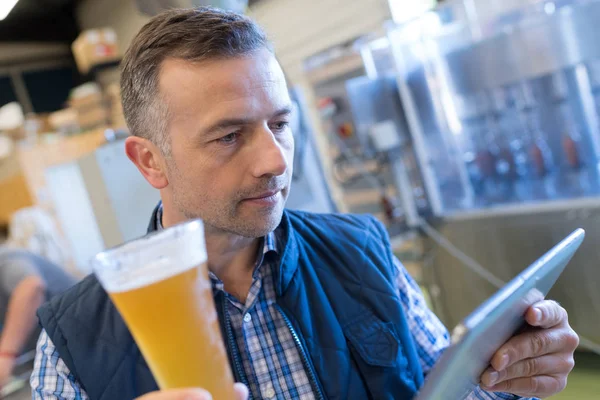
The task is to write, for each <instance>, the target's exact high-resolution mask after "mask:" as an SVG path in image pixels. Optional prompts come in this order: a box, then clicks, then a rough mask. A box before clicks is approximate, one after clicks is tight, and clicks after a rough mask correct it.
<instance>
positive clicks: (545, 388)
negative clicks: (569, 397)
mask: <svg viewBox="0 0 600 400" xmlns="http://www.w3.org/2000/svg"><path fill="white" fill-rule="evenodd" d="M566 386H567V377H566V375H564V376H562V375H561V376H550V375H541V376H534V377H531V378H517V379H511V380H508V381H504V382H502V383H499V384H497V385H495V386H492V387H484V386H482V388H483V389H484V390H486V391H488V392H503V393H512V394H516V395H518V396H523V397H547V396H551V395H553V394H556V393H558V392H561V391H562V390H564V388H565V387H566Z"/></svg>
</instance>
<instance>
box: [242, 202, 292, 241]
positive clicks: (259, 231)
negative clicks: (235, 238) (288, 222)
mask: <svg viewBox="0 0 600 400" xmlns="http://www.w3.org/2000/svg"><path fill="white" fill-rule="evenodd" d="M282 217H283V206H282V207H281V208H279V207H278V209H277V210H273V211H272V212H270V213H268V214H265V215H260V216H253V217H247V218H244V217H243V216H240V218H238V219H237V221H236V223H237V224H236V225H237V226H236V231H237V233H238V235H240V236H244V237H249V238H259V237H263V236H266V235H268V234H269V233H271V232H273V231H274V230H275V229H277V227H278V226H279V224H280V223H281V219H282Z"/></svg>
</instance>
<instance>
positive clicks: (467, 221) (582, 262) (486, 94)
mask: <svg viewBox="0 0 600 400" xmlns="http://www.w3.org/2000/svg"><path fill="white" fill-rule="evenodd" d="M509 3H510V4H509ZM508 5H510V7H509V6H508ZM598 21H600V1H599V0H554V1H518V2H517V1H484V0H481V1H477V0H464V1H458V0H457V1H449V2H444V3H442V4H441V5H439V6H438V7H437V8H436V9H434V10H433V11H431V12H428V13H425V14H423V15H422V16H421V17H419V18H417V19H414V20H411V21H409V22H403V23H402V24H397V25H393V24H390V26H388V27H387V34H386V35H384V36H381V37H377V38H375V39H370V40H363V41H361V42H359V43H358V44H355V46H354V49H355V51H356V53H357V54H359V55H360V56H361V59H362V74H357V75H362V76H360V77H352V79H348V78H349V77H346V79H345V80H344V84H343V85H344V92H343V95H344V96H343V98H344V99H345V103H346V104H348V107H347V109H348V112H349V113H350V114H351V116H350V117H348V116H346V117H344V118H350V120H351V124H352V126H353V133H354V135H344V133H345V132H344V130H341V129H340V128H341V127H343V125H342V124H341V121H340V120H339V118H338V120H336V118H335V117H334V116H327V119H328V121H329V123H333V124H334V125H335V129H332V130H331V131H332V132H333V133H334V134H335V135H334V136H335V140H334V141H333V143H334V144H335V145H336V146H338V147H340V148H343V149H354V151H353V153H354V154H355V155H356V156H355V157H357V158H358V159H359V160H360V159H362V160H369V159H373V158H374V157H375V158H376V157H380V156H381V154H384V155H385V157H384V158H383V160H384V161H385V162H386V163H387V165H391V167H390V168H389V170H390V171H391V178H390V179H391V180H392V181H393V184H394V185H395V186H396V188H397V191H396V193H397V195H398V199H399V205H400V208H401V212H399V214H401V215H403V216H404V217H405V218H404V220H403V222H404V226H405V228H410V227H412V228H414V229H415V230H418V231H420V232H422V233H424V234H425V235H424V236H425V237H427V239H426V240H425V243H426V245H427V247H428V249H429V254H430V255H433V256H432V257H428V258H427V260H429V261H428V262H427V263H426V266H425V268H424V271H423V273H424V280H423V282H424V285H425V286H426V287H428V288H429V289H430V290H429V292H430V293H431V295H432V301H433V305H434V309H435V311H436V312H437V314H438V315H439V316H440V317H441V318H442V320H443V321H444V322H445V323H446V324H447V325H448V326H453V325H455V324H457V323H458V322H459V321H460V320H461V319H462V318H463V317H465V316H466V315H467V314H468V313H469V312H470V311H472V310H473V309H474V308H475V306H477V305H478V304H479V303H481V302H482V301H483V300H484V299H485V298H487V297H488V296H490V295H491V294H492V293H493V291H494V290H495V289H496V287H495V286H497V285H498V284H501V282H506V281H508V280H509V279H510V278H511V277H513V276H515V275H516V274H517V273H518V272H520V271H521V270H522V269H524V268H525V267H526V266H527V265H528V264H529V263H530V262H532V261H533V260H535V259H536V258H537V257H538V256H540V255H541V254H542V253H544V252H545V251H546V250H547V249H549V248H550V247H551V246H552V245H553V244H555V243H557V242H558V241H559V240H560V239H561V238H562V237H564V236H566V235H567V234H568V233H569V232H570V231H571V230H573V229H575V228H578V227H581V228H584V229H586V231H587V233H588V236H587V239H586V242H585V243H584V245H583V246H582V248H581V250H580V251H579V253H578V254H577V256H576V257H575V258H574V259H573V261H572V263H571V265H570V266H569V267H568V268H567V270H566V271H565V273H564V275H563V276H562V278H561V279H560V280H559V282H558V283H557V285H556V286H555V288H554V290H553V291H552V292H551V294H550V296H551V297H553V298H555V299H557V300H558V301H559V302H561V304H563V305H564V306H565V308H567V310H568V311H569V313H570V320H571V322H572V324H573V326H574V327H575V328H576V330H577V331H578V332H579V333H580V334H581V335H582V337H583V338H584V340H583V343H584V344H585V345H587V346H588V347H589V348H595V349H596V350H600V346H598V345H597V344H598V343H600V290H598V286H599V285H600V267H598V264H599V263H600V254H599V252H598V250H597V248H596V245H595V244H596V242H597V241H598V240H600V228H598V225H597V224H596V222H600V197H599V196H600V117H599V111H600V47H599V46H597V45H596V42H595V38H596V37H597V36H598V33H599V30H600V29H599V28H598V27H597V26H598ZM390 59H391V60H392V62H390ZM386 83H387V85H388V86H386ZM322 87H323V85H321V86H318V87H317V94H319V95H320V96H321V97H323V93H322V90H321V92H319V89H322ZM386 87H387V89H389V88H390V87H391V88H394V90H392V91H390V90H387V89H386ZM338 103H342V102H341V101H339V100H338ZM369 103H370V104H375V106H371V107H369V106H367V104H369ZM341 114H342V113H338V117H339V115H341ZM336 124H337V125H336ZM386 124H387V126H388V128H389V127H390V126H393V127H395V130H396V133H397V136H398V138H399V139H398V140H396V141H393V140H390V139H389V138H387V139H385V141H384V142H385V143H388V144H389V143H393V145H392V146H388V147H385V146H384V148H379V149H378V148H377V146H376V144H377V143H378V141H379V139H381V138H380V136H381V134H382V133H381V132H382V131H385V132H387V133H388V136H389V134H390V131H391V128H390V129H382V126H383V127H384V128H385V125H386ZM385 132H384V133H385ZM384 136H385V135H384ZM357 143H358V144H359V145H357ZM357 149H359V150H357ZM367 172H368V171H367ZM374 173H375V174H377V173H378V171H377V170H376V171H375V172H374ZM438 233H441V235H439V234H438ZM465 267H468V268H465ZM594 343H596V345H595V344H594Z"/></svg>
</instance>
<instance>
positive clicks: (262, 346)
mask: <svg viewBox="0 0 600 400" xmlns="http://www.w3.org/2000/svg"><path fill="white" fill-rule="evenodd" d="M277 242H278V241H277V231H276V232H275V233H272V234H270V235H268V236H266V237H265V240H264V246H263V249H262V251H261V254H259V257H258V262H257V265H256V268H255V270H254V273H253V278H254V279H253V283H252V286H251V288H250V292H249V293H248V297H247V299H246V302H245V303H241V302H240V301H239V300H237V299H236V298H235V297H233V296H231V295H229V294H228V293H225V296H226V298H227V300H228V307H227V312H228V313H229V316H230V319H231V326H232V331H233V335H234V337H235V340H236V341H237V344H238V348H239V350H240V353H241V358H242V361H243V367H244V372H245V373H246V376H247V377H248V382H249V385H250V387H249V389H250V392H251V394H252V397H253V398H255V399H273V398H277V399H301V400H310V399H314V398H315V397H316V396H315V394H314V393H313V389H312V387H311V385H310V382H309V379H308V374H307V371H306V370H305V369H304V366H303V363H302V359H301V357H300V354H299V352H298V349H297V348H296V345H295V342H294V339H293V337H292V333H291V331H290V330H289V328H288V327H287V325H286V323H285V321H284V319H283V317H282V315H281V314H280V313H279V311H278V309H277V308H276V307H275V304H276V296H275V285H274V281H273V273H274V269H275V268H277V267H278V265H279V257H278V251H277ZM395 262H396V266H397V271H398V274H397V277H396V284H397V287H398V292H399V294H400V301H401V303H402V306H403V309H404V312H405V313H406V318H407V321H408V325H409V327H410V330H411V332H412V334H413V337H414V339H415V345H416V347H417V353H418V355H419V359H420V362H421V366H422V368H423V372H424V373H425V374H427V372H429V371H430V370H431V368H432V367H433V365H434V364H435V363H436V361H437V360H438V359H439V357H440V356H441V354H442V353H443V351H444V349H446V348H447V347H448V346H449V344H450V339H449V335H448V331H447V330H446V328H445V327H444V326H443V325H442V323H441V322H440V321H439V320H438V319H437V317H436V316H435V315H434V314H433V313H432V312H431V311H430V310H429V309H428V308H427V306H426V304H425V300H424V299H423V295H422V294H421V291H420V289H419V287H418V285H417V284H416V282H415V281H414V280H413V279H412V278H411V277H410V275H409V274H408V272H407V271H406V269H404V267H403V266H402V265H401V264H400V262H399V261H398V260H396V261H395ZM211 280H212V284H213V287H214V288H215V289H216V291H217V292H218V291H223V283H222V282H221V281H220V280H219V279H217V278H216V276H214V275H212V274H211ZM30 383H31V388H32V391H33V400H40V399H57V400H87V399H88V396H87V394H86V393H85V391H84V390H83V388H82V387H81V386H80V384H79V383H78V382H77V379H76V378H75V377H74V376H73V374H72V373H71V372H70V371H69V369H68V367H67V366H66V365H65V363H64V362H63V360H62V359H61V358H60V355H59V354H58V352H57V350H56V348H55V346H54V344H53V343H52V341H51V340H50V338H49V337H48V335H47V334H46V332H45V331H43V332H42V334H41V336H40V339H39V341H38V345H37V355H36V359H35V365H34V370H33V373H32V376H31V382H30ZM478 399H479V400H513V399H519V397H518V396H514V395H509V394H504V393H488V392H485V391H483V390H481V389H480V388H477V389H476V390H475V391H474V392H473V393H472V394H471V395H470V396H469V398H468V400H478Z"/></svg>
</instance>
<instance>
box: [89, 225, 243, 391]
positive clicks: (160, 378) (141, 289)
mask: <svg viewBox="0 0 600 400" xmlns="http://www.w3.org/2000/svg"><path fill="white" fill-rule="evenodd" d="M92 264H93V269H94V272H95V273H96V276H97V277H98V279H99V281H100V283H101V284H102V286H103V287H104V289H105V290H106V291H107V292H108V294H109V296H110V298H111V299H112V301H113V303H114V304H115V306H116V307H117V309H118V310H119V312H120V313H121V316H122V317H123V319H124V320H125V323H126V324H127V326H128V328H129V330H130V332H131V334H132V335H133V338H134V339H135V341H136V343H137V344H138V346H139V348H140V350H141V351H142V354H143V355H144V358H145V359H146V362H147V363H148V365H149V367H150V370H151V371H152V374H153V375H154V378H155V379H156V382H157V383H158V386H159V387H160V388H161V389H173V388H187V387H200V388H203V389H206V390H208V391H209V392H210V393H211V394H212V395H213V398H214V399H215V400H230V399H235V393H234V391H233V377H232V374H231V369H230V367H229V363H228V361H227V355H226V352H225V347H224V345H223V339H222V336H221V330H220V328H219V321H218V317H217V313H216V310H215V304H214V299H213V293H212V290H211V284H210V280H209V277H208V266H207V254H206V243H205V241H204V225H203V224H202V222H201V221H199V220H196V221H192V222H188V223H184V224H181V225H178V226H175V227H172V228H169V229H165V230H163V231H160V232H157V233H153V234H150V235H148V236H145V237H143V238H140V239H137V240H134V241H131V242H128V243H125V244H123V245H121V246H119V247H116V248H114V249H111V250H108V251H106V252H103V253H100V254H98V255H97V256H96V257H95V258H94V259H93V261H92Z"/></svg>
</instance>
